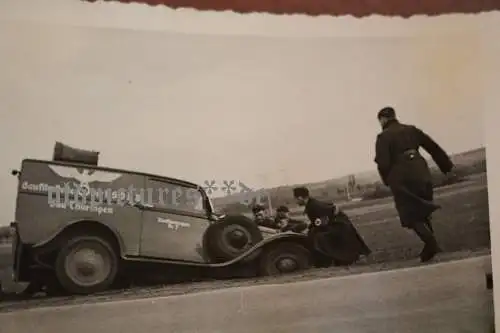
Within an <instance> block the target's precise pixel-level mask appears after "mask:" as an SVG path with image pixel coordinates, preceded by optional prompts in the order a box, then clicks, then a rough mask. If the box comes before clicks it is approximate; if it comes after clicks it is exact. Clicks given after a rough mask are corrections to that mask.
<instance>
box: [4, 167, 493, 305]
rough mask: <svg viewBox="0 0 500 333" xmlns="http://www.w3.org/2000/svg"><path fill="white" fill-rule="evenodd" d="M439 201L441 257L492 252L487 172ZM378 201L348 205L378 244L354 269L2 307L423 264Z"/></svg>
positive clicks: (441, 194)
mask: <svg viewBox="0 0 500 333" xmlns="http://www.w3.org/2000/svg"><path fill="white" fill-rule="evenodd" d="M436 201H437V202H438V203H439V204H441V205H442V206H443V209H441V210H440V211H438V212H436V214H435V218H434V220H433V223H434V227H435V230H436V234H437V237H438V239H439V241H440V243H441V245H442V248H443V250H444V252H445V253H442V254H440V255H439V257H438V258H437V259H436V260H437V261H448V260H455V259H462V258H467V257H471V256H476V255H482V254H488V253H489V248H490V235H489V212H488V194H487V184H486V175H485V174H483V175H478V176H475V177H472V178H471V180H470V181H468V182H466V183H460V184H455V185H451V186H448V187H446V188H442V189H440V190H439V191H438V193H437V196H436ZM375 202H376V203H375V204H373V203H372V205H364V206H362V207H356V208H347V209H345V211H346V212H347V213H348V214H349V215H350V216H351V217H352V219H353V223H354V224H355V225H356V226H357V228H358V230H359V232H360V233H361V234H362V236H363V237H364V238H365V240H366V242H367V243H368V245H369V246H370V247H371V249H372V250H373V254H372V255H371V257H370V258H368V259H367V260H366V261H364V262H362V263H359V264H357V265H355V266H353V267H350V268H349V269H342V268H328V269H312V270H310V271H308V272H304V273H302V274H298V275H290V276H286V277H280V278H260V279H257V280H255V279H251V280H250V281H248V280H233V281H208V282H197V283H189V284H177V285H175V286H169V287H166V288H165V287H160V286H158V287H147V288H144V287H136V288H135V289H132V290H130V291H125V292H121V291H113V292H110V293H106V294H104V295H101V296H91V297H84V298H61V299H53V300H34V301H29V302H28V303H24V302H23V303H21V304H20V303H16V304H9V303H10V302H2V304H1V305H0V311H9V309H13V308H24V307H32V306H37V304H66V303H68V302H70V303H72V302H77V303H80V302H84V303H85V302H95V301H107V300H110V299H117V298H119V299H123V298H142V297H149V296H155V295H164V294H167V295H168V294H184V293H189V292H195V291H200V290H212V289H220V288H226V287H232V286H238V285H245V284H247V285H248V284H250V285H252V284H255V283H284V282H293V281H298V280H309V279H315V278H324V277H329V276H338V275H345V274H357V273H363V272H370V271H379V270H386V269H396V268H402V267H408V266H414V265H418V261H417V260H416V259H414V258H416V256H417V254H418V253H419V251H420V249H421V246H422V245H421V243H420V242H419V240H418V238H417V237H416V236H415V235H414V234H412V233H411V232H409V231H408V230H405V229H403V228H401V227H400V225H399V221H398V219H397V214H396V211H395V210H394V208H393V205H392V201H391V200H390V198H389V199H382V200H375ZM366 203H367V202H366ZM10 251H11V250H10V248H9V247H8V246H6V245H3V246H2V247H0V260H2V262H1V263H0V267H4V268H5V266H7V265H8V260H9V259H10ZM0 276H3V279H4V281H3V285H4V286H6V285H8V282H9V281H8V279H9V277H10V273H9V271H8V270H5V269H4V271H3V272H1V271H0ZM258 281H261V282H258Z"/></svg>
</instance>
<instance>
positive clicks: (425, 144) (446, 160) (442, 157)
mask: <svg viewBox="0 0 500 333" xmlns="http://www.w3.org/2000/svg"><path fill="white" fill-rule="evenodd" d="M414 129H415V131H416V133H417V136H418V140H419V143H420V146H421V147H422V148H424V149H425V151H426V152H428V153H429V155H431V157H432V159H433V160H434V162H436V164H437V166H438V167H439V169H440V170H441V172H442V173H445V174H446V173H448V172H450V171H451V170H452V169H453V162H452V161H451V159H450V157H449V156H448V154H447V153H446V152H445V151H444V149H443V148H441V146H439V145H438V144H437V143H436V141H434V140H433V139H432V138H431V137H430V136H429V135H427V134H426V133H424V131H422V130H421V129H419V128H417V127H414Z"/></svg>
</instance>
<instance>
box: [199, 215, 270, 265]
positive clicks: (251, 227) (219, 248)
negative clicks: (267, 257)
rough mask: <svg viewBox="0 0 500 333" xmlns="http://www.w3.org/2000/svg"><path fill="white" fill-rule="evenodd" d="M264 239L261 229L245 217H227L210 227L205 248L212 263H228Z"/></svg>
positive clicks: (205, 239)
mask: <svg viewBox="0 0 500 333" xmlns="http://www.w3.org/2000/svg"><path fill="white" fill-rule="evenodd" d="M263 239H264V237H263V236H262V233H261V231H260V229H259V227H258V226H257V225H256V224H255V223H254V222H253V221H252V220H251V219H249V218H247V217H245V216H226V217H225V218H223V219H222V220H221V221H218V222H216V223H214V224H212V225H211V226H210V227H208V229H207V231H206V232H205V236H204V239H203V248H204V251H205V253H206V254H207V256H208V258H209V259H210V260H211V261H212V262H226V261H229V260H232V259H235V258H237V257H239V256H240V255H242V254H244V253H245V252H247V251H248V250H249V249H250V248H251V247H252V246H254V245H255V244H257V243H259V242H260V241H262V240H263Z"/></svg>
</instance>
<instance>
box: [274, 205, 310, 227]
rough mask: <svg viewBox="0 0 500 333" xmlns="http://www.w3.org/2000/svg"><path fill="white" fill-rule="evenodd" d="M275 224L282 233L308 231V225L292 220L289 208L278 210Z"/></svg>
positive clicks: (283, 207) (281, 207)
mask: <svg viewBox="0 0 500 333" xmlns="http://www.w3.org/2000/svg"><path fill="white" fill-rule="evenodd" d="M274 222H275V224H276V225H277V226H278V227H279V229H280V231H281V232H286V231H292V232H297V233H301V232H303V231H305V230H306V229H307V223H306V222H304V221H299V220H295V219H292V218H290V210H289V209H288V207H287V206H279V207H278V209H276V217H275V219H274Z"/></svg>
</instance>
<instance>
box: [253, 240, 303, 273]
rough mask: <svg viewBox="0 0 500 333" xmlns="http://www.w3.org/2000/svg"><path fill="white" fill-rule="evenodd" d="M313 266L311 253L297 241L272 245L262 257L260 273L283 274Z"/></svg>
mask: <svg viewBox="0 0 500 333" xmlns="http://www.w3.org/2000/svg"><path fill="white" fill-rule="evenodd" d="M310 267H311V253H310V252H309V250H307V249H306V248H305V247H304V246H302V245H300V244H296V243H290V242H286V243H280V244H277V245H274V246H273V245H271V247H270V248H269V249H267V250H266V251H265V252H264V253H263V254H262V256H261V258H260V274H261V275H265V276H274V275H282V274H288V273H293V272H298V271H302V270H306V269H308V268H310Z"/></svg>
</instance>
